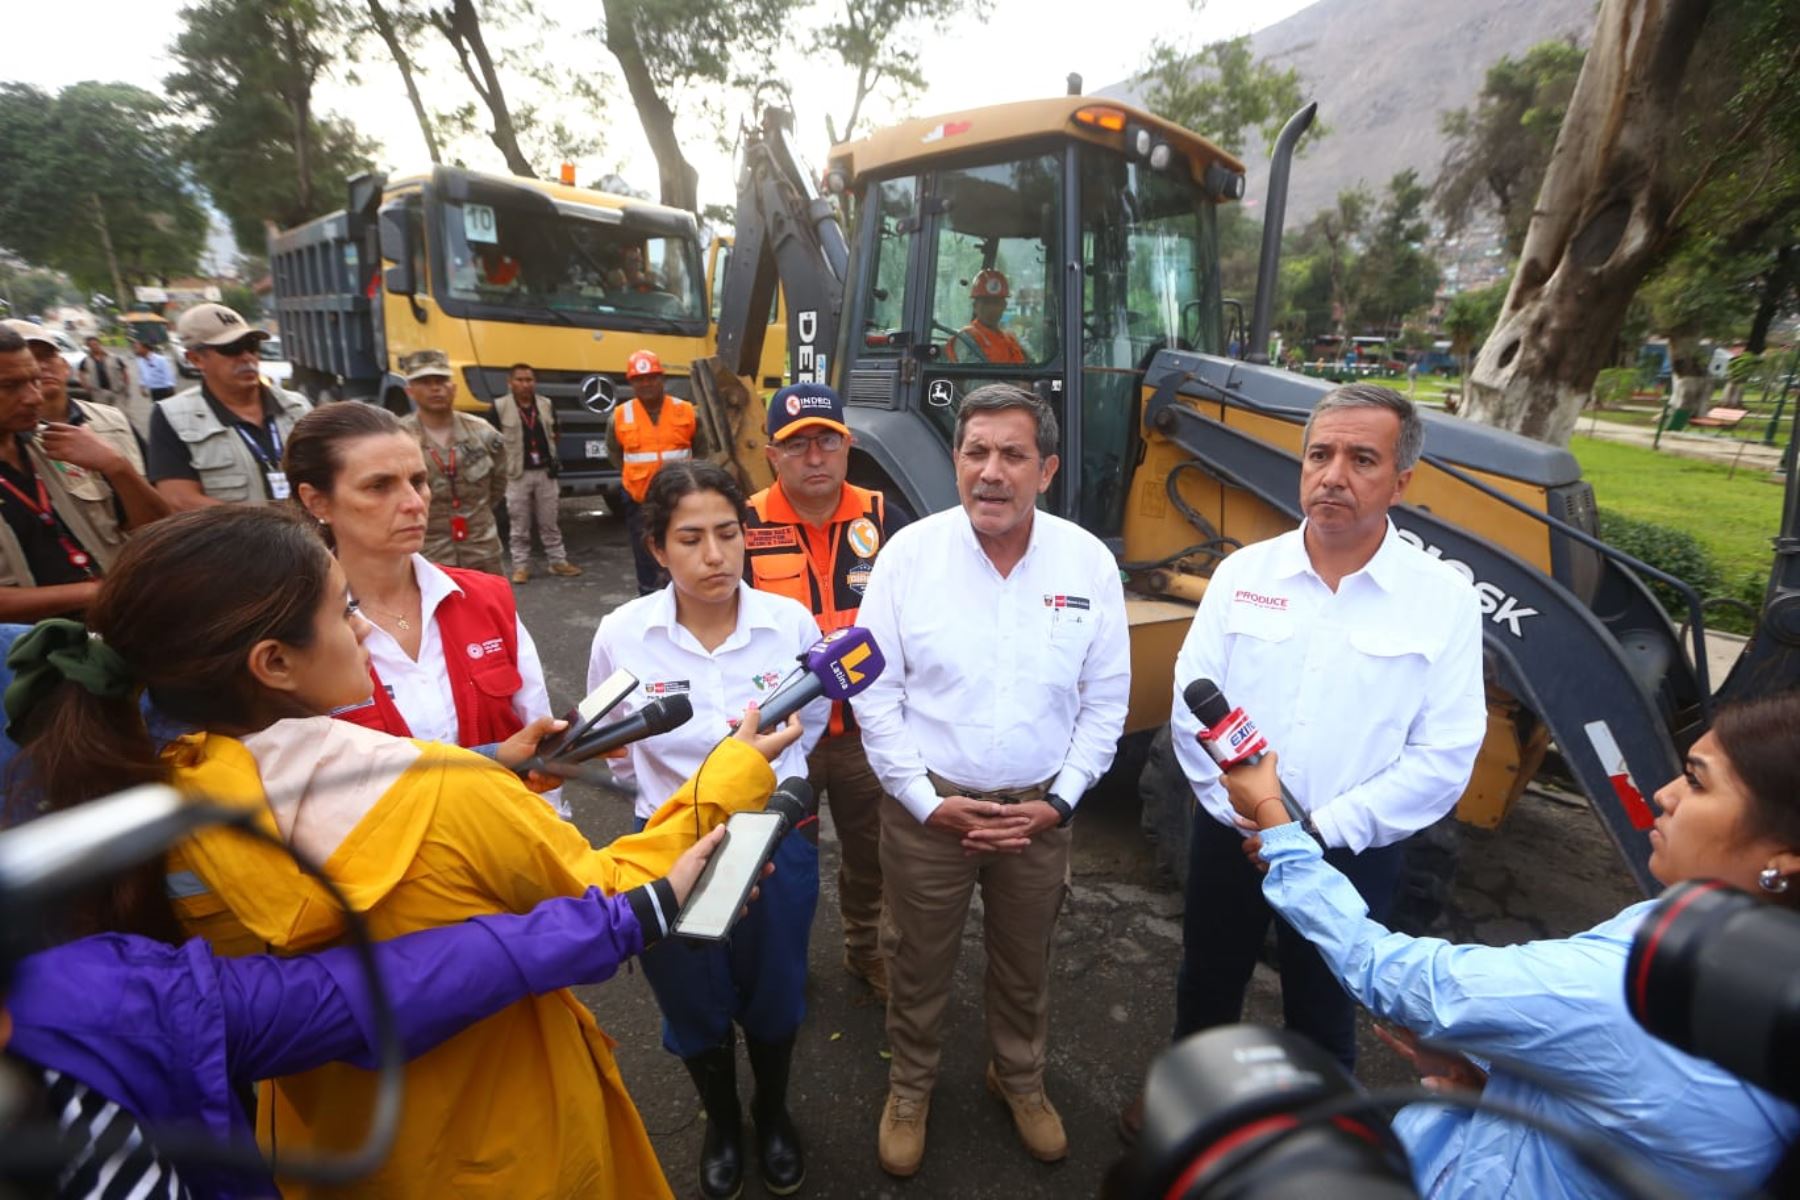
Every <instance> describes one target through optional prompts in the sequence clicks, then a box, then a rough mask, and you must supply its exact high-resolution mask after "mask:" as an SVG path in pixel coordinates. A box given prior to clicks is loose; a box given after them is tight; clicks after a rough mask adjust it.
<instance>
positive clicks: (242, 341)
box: [206, 334, 262, 358]
mask: <svg viewBox="0 0 1800 1200" xmlns="http://www.w3.org/2000/svg"><path fill="white" fill-rule="evenodd" d="M261 347H262V338H260V337H258V336H256V335H255V334H249V335H247V336H245V337H241V338H239V339H238V340H237V341H235V342H227V343H225V344H224V345H223V346H208V347H206V349H207V350H208V351H210V352H212V353H213V354H217V355H221V356H222V357H225V358H242V357H243V356H244V355H246V354H256V353H258V352H259V351H260V350H261Z"/></svg>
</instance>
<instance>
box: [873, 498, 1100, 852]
mask: <svg viewBox="0 0 1800 1200" xmlns="http://www.w3.org/2000/svg"><path fill="white" fill-rule="evenodd" d="M857 623H858V624H859V625H862V626H864V627H865V628H867V629H868V630H869V632H870V633H871V634H873V635H874V637H875V644H876V645H877V646H879V647H880V648H881V653H882V655H883V656H884V657H885V658H886V659H887V669H886V670H885V671H884V672H882V675H881V677H880V678H879V679H877V680H876V681H875V682H874V683H873V684H871V685H870V686H869V688H868V689H867V690H866V691H864V692H863V693H862V694H861V695H860V696H858V697H857V698H856V701H855V707H856V721H857V724H858V725H859V726H861V728H862V735H863V748H864V749H865V750H866V751H867V752H868V755H869V765H870V766H871V767H873V768H874V770H875V775H876V777H877V778H879V779H880V780H881V785H882V787H883V788H885V789H886V790H887V793H888V794H889V795H890V796H893V797H894V798H895V799H896V800H898V801H900V803H902V804H904V805H905V806H906V808H907V810H908V811H909V812H911V813H912V815H913V816H915V817H917V818H918V819H919V820H920V821H924V820H925V819H926V818H927V817H929V816H930V815H931V813H932V811H933V810H934V809H936V808H937V806H938V805H939V804H940V803H941V801H940V799H939V797H938V795H937V792H936V791H935V790H934V789H933V788H932V786H931V781H930V780H929V779H927V778H926V777H925V772H926V771H927V770H928V769H929V770H931V771H935V772H937V773H938V774H939V775H941V776H943V777H944V778H945V779H948V780H951V781H953V782H955V783H960V784H962V785H963V786H965V787H971V788H978V789H980V790H982V791H988V790H994V789H1000V788H1020V787H1031V786H1034V785H1036V784H1041V783H1043V782H1045V781H1046V780H1050V781H1051V783H1050V791H1051V792H1052V793H1053V794H1055V795H1057V796H1060V797H1061V798H1062V799H1063V800H1065V801H1067V802H1068V803H1069V804H1070V805H1075V804H1078V803H1080V801H1081V796H1082V793H1084V792H1086V791H1087V790H1088V789H1089V788H1090V787H1092V786H1093V785H1094V782H1095V781H1096V780H1098V779H1099V778H1100V776H1102V775H1104V774H1105V773H1106V768H1107V767H1109V766H1111V765H1112V760H1113V752H1114V751H1115V750H1116V749H1117V745H1118V740H1119V734H1120V732H1121V731H1122V730H1123V729H1124V728H1125V708H1126V703H1127V701H1128V699H1129V696H1130V692H1131V648H1130V642H1129V638H1128V635H1127V631H1126V623H1125V592H1124V589H1123V588H1122V587H1121V586H1120V583H1119V567H1118V564H1117V563H1116V562H1115V561H1114V560H1113V556H1112V553H1111V552H1110V551H1109V550H1107V548H1106V547H1105V546H1104V545H1102V544H1101V542H1100V540H1099V539H1098V538H1096V537H1094V536H1093V535H1092V534H1090V533H1088V532H1086V531H1085V530H1083V529H1082V528H1081V527H1080V526H1079V525H1075V524H1073V523H1071V522H1069V521H1064V520H1062V519H1061V518H1059V517H1053V516H1051V515H1050V514H1048V513H1044V512H1037V513H1033V514H1032V520H1031V540H1030V542H1029V544H1028V545H1027V546H1026V549H1025V556H1024V557H1023V558H1021V559H1020V560H1019V561H1018V563H1017V564H1016V565H1015V566H1014V567H1013V569H1012V572H1011V574H1009V575H1006V576H1004V577H1002V576H1001V574H1000V572H999V571H998V570H997V569H995V567H994V564H993V561H992V560H990V559H989V558H988V556H987V554H986V552H985V551H983V550H982V548H981V545H980V543H979V542H977V541H976V539H975V530H974V528H973V526H971V525H970V524H969V515H968V513H967V512H965V511H964V510H963V509H961V508H952V509H946V510H945V511H943V512H940V513H935V514H933V515H932V516H929V517H926V518H925V519H924V520H922V521H916V522H914V523H913V524H911V525H908V526H907V527H906V528H904V529H902V530H900V532H898V533H896V534H895V535H894V537H893V540H892V541H890V542H889V543H888V544H887V546H885V547H884V548H883V549H882V551H881V555H880V557H879V558H877V559H876V560H875V569H874V571H873V572H872V573H871V574H870V576H869V588H868V591H867V592H865V593H864V594H863V602H862V607H861V609H860V610H859V616H858V618H857Z"/></svg>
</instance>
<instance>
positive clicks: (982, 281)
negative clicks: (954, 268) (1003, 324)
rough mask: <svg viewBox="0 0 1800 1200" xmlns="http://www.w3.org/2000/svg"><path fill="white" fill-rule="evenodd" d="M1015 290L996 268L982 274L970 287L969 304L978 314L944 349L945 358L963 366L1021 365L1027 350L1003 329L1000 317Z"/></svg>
mask: <svg viewBox="0 0 1800 1200" xmlns="http://www.w3.org/2000/svg"><path fill="white" fill-rule="evenodd" d="M1011 295H1012V287H1011V285H1010V284H1008V283H1007V281H1006V275H1005V273H1004V272H1002V271H999V270H997V269H996V268H994V267H987V268H984V269H983V270H982V271H980V272H979V273H978V274H977V275H976V276H975V279H974V282H972V283H970V284H969V301H970V303H971V304H972V305H973V306H974V308H975V314H974V316H972V317H971V318H970V319H969V323H968V324H967V325H964V326H963V327H962V328H961V329H959V330H958V331H957V332H956V334H955V335H954V336H953V337H952V338H951V339H950V341H949V342H948V344H946V345H945V346H944V357H946V358H948V359H949V360H950V361H951V362H961V363H1022V362H1024V361H1025V347H1023V346H1021V345H1020V344H1019V339H1018V338H1016V337H1014V336H1013V335H1012V334H1010V333H1008V332H1007V331H1006V330H1004V329H1002V328H1000V319H1001V316H1002V315H1003V314H1004V313H1005V312H1006V301H1007V298H1008V297H1009V296H1011Z"/></svg>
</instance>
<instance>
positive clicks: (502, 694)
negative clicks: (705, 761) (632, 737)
mask: <svg viewBox="0 0 1800 1200" xmlns="http://www.w3.org/2000/svg"><path fill="white" fill-rule="evenodd" d="M283 465H284V467H285V468H286V471H287V477H288V483H289V485H290V486H291V487H292V488H293V493H294V497H295V498H296V499H297V500H298V501H299V502H300V504H301V506H302V507H303V508H304V509H305V510H306V511H307V512H308V513H309V514H310V515H311V516H312V517H313V518H314V519H315V520H317V521H318V522H319V525H320V529H321V532H323V533H324V534H325V538H326V541H327V542H329V543H330V544H331V547H332V549H333V550H334V551H336V553H337V558H338V562H339V563H340V564H341V565H342V567H343V569H344V575H345V577H346V578H347V579H348V580H349V582H350V594H351V595H352V596H354V597H355V598H356V601H357V603H358V604H359V605H360V606H361V609H362V613H363V616H365V617H366V618H368V620H369V621H370V623H371V624H373V625H374V627H375V628H374V629H373V631H372V632H371V633H370V634H369V637H368V640H367V642H366V643H365V646H366V647H367V649H368V651H369V674H370V675H371V676H372V677H373V678H374V682H375V688H374V694H373V695H372V696H371V697H370V698H369V700H367V701H366V702H364V703H362V704H359V705H356V706H353V707H351V708H349V709H346V710H344V711H340V712H335V713H333V714H332V715H333V716H335V717H338V718H339V719H341V720H345V721H351V722H354V723H355V724H358V725H365V726H368V727H369V728H372V729H380V730H383V731H385V732H387V733H391V734H394V735H395V736H396V737H412V738H419V739H421V740H424V741H434V742H449V743H452V744H455V745H459V746H467V747H470V748H472V749H477V750H484V751H486V752H488V753H491V754H493V756H494V757H496V758H498V759H500V761H501V762H504V763H509V764H510V763H515V762H519V761H522V760H523V759H525V758H527V757H529V756H530V755H531V754H532V752H533V751H534V750H535V749H536V747H537V743H538V741H539V740H540V739H541V738H543V737H544V736H545V735H546V734H547V733H549V732H550V731H551V730H553V729H555V728H557V727H558V726H559V724H560V723H559V722H557V721H555V720H554V719H553V718H552V717H551V716H550V696H549V693H548V691H547V690H546V688H545V686H544V668H543V665H542V664H541V663H540V662H539V661H538V653H537V647H536V646H535V645H534V644H533V643H532V640H531V635H530V633H528V632H526V629H525V625H524V623H523V622H521V621H520V620H519V614H518V609H517V608H516V607H515V605H514V603H513V594H512V588H511V586H510V585H508V584H507V582H506V580H505V579H503V578H502V577H500V576H498V575H490V574H487V573H485V572H482V571H470V570H464V569H462V568H459V567H442V566H438V565H437V564H435V563H432V562H429V561H428V560H427V559H426V558H425V557H424V555H422V554H420V553H419V548H420V547H421V546H422V545H423V544H424V540H425V516H426V511H427V509H428V507H429V505H430V501H431V490H430V485H429V483H428V482H427V478H426V473H425V460H424V458H423V457H422V456H421V455H420V453H419V443H418V439H416V438H413V437H411V436H409V435H408V434H407V433H406V432H405V431H404V430H402V429H401V428H400V423H399V422H398V421H397V420H395V418H394V416H393V414H392V413H389V412H388V411H387V410H386V409H383V408H377V407H376V406H375V405H372V404H328V405H323V406H321V407H319V408H316V409H314V410H313V411H311V412H309V413H307V414H306V416H304V417H302V418H301V419H300V421H298V422H297V423H296V424H295V425H294V428H293V432H291V433H290V434H289V435H288V439H287V448H286V453H285V459H284V462H283ZM555 783H556V781H555V780H553V779H549V778H545V777H539V776H534V778H533V780H532V784H533V788H534V790H539V791H546V790H548V789H550V788H553V787H554V786H555ZM546 799H548V800H549V801H550V803H551V804H552V806H553V807H555V808H556V810H557V811H558V812H559V813H561V814H562V815H563V816H565V817H566V816H568V815H569V812H568V806H567V803H566V802H565V801H564V800H563V799H562V795H561V793H560V791H551V792H550V793H549V795H548V796H547V797H546Z"/></svg>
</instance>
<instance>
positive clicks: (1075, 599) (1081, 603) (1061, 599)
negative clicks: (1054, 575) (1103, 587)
mask: <svg viewBox="0 0 1800 1200" xmlns="http://www.w3.org/2000/svg"><path fill="white" fill-rule="evenodd" d="M1044 607H1045V608H1065V609H1066V608H1075V609H1080V610H1081V611H1083V612H1086V611H1087V609H1088V607H1089V605H1088V598H1087V597H1086V596H1045V597H1044Z"/></svg>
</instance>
